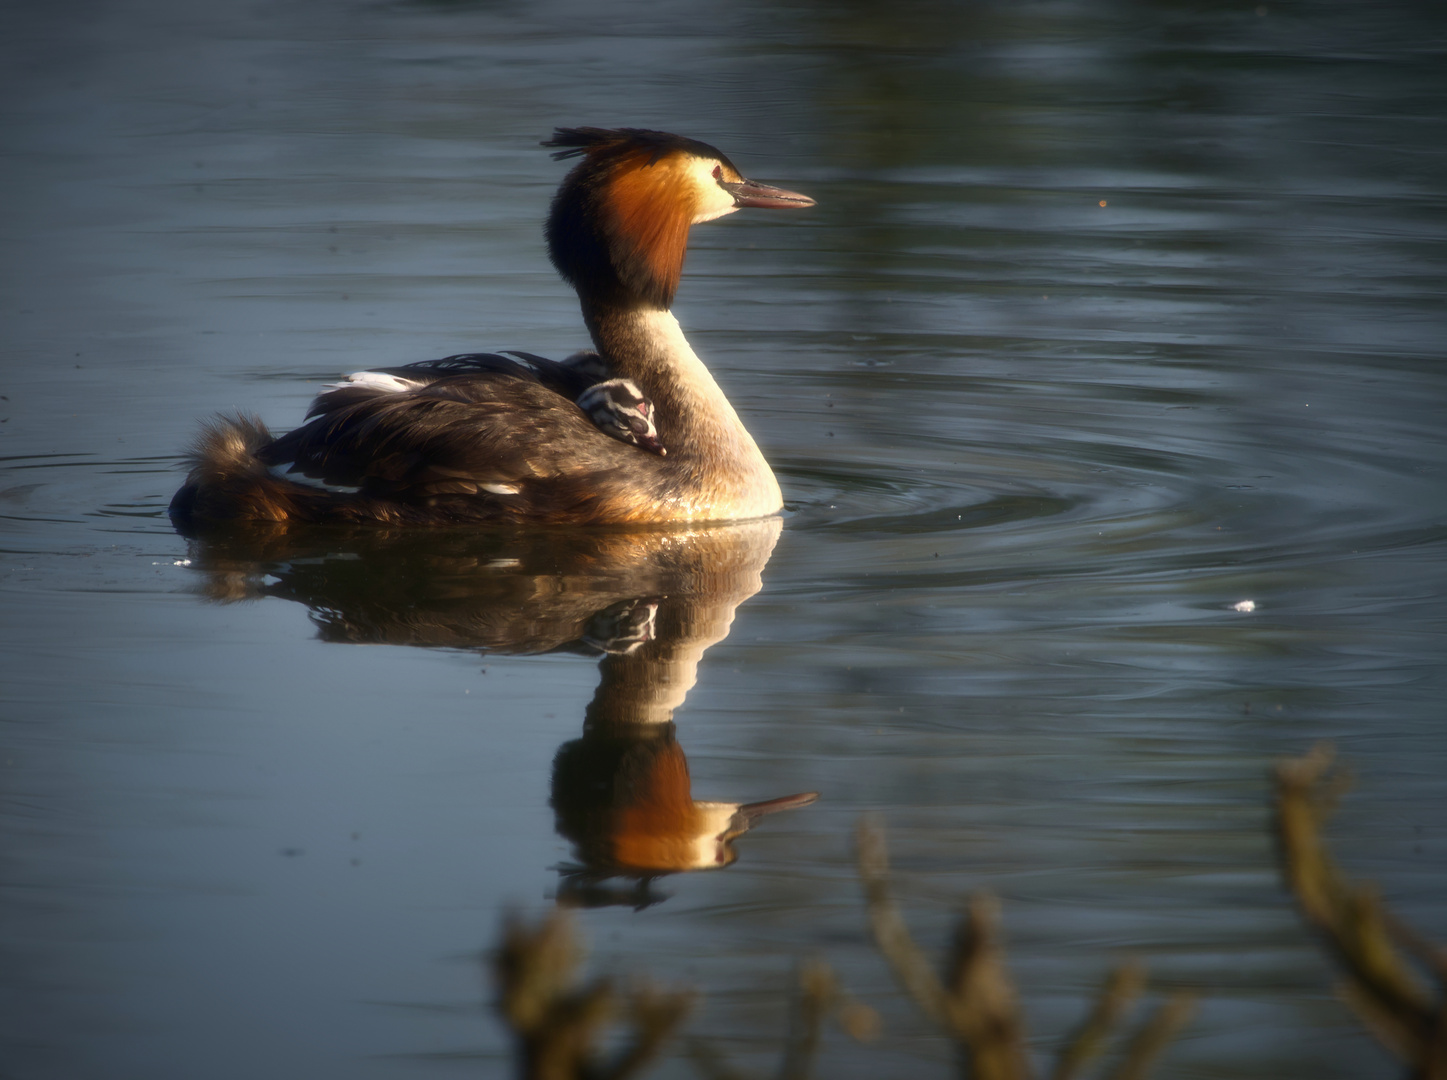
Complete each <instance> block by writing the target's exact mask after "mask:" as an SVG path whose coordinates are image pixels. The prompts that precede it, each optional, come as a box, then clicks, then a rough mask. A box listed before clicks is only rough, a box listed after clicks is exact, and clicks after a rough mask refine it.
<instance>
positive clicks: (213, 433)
mask: <svg viewBox="0 0 1447 1080" xmlns="http://www.w3.org/2000/svg"><path fill="white" fill-rule="evenodd" d="M271 441H272V440H271V432H269V431H267V430H266V425H265V424H263V423H262V422H261V421H260V420H259V419H257V418H256V417H254V416H240V415H238V416H236V417H234V418H232V417H224V416H218V417H217V418H216V419H215V420H212V421H209V422H208V423H206V424H205V425H204V426H203V427H202V429H201V434H200V436H199V437H198V438H197V439H196V443H195V445H194V446H193V447H192V449H191V453H190V460H191V474H190V475H189V476H187V477H186V483H185V484H184V485H183V486H182V488H181V490H180V491H178V492H176V496H175V498H173V499H172V500H171V517H172V518H174V519H175V520H176V521H178V522H181V523H184V524H193V525H196V524H205V523H207V522H220V521H238V520H243V521H292V520H297V519H300V520H312V519H314V517H315V508H314V507H311V506H308V505H307V504H308V503H310V502H313V501H314V493H313V492H312V491H311V490H310V489H308V488H305V487H303V486H302V485H300V484H296V483H292V482H290V481H288V480H284V479H282V478H280V477H277V476H273V475H272V474H271V473H270V472H269V471H268V470H267V467H266V465H265V464H264V463H263V462H262V461H261V459H260V458H259V457H258V456H257V451H258V450H260V449H261V448H262V447H263V446H265V445H267V444H268V443H269V442H271ZM309 511H310V512H309Z"/></svg>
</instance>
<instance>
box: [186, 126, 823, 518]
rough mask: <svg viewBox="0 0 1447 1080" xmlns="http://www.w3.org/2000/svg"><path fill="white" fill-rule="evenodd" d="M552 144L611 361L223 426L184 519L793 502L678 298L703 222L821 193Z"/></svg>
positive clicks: (358, 392)
mask: <svg viewBox="0 0 1447 1080" xmlns="http://www.w3.org/2000/svg"><path fill="white" fill-rule="evenodd" d="M543 145H544V146H551V147H558V148H559V149H558V151H557V152H556V153H555V154H554V155H553V157H554V158H559V159H561V158H568V157H574V156H581V159H582V160H580V161H579V163H578V164H577V165H576V166H575V167H574V168H573V169H572V171H570V172H569V173H568V175H567V177H566V178H565V179H564V180H563V184H562V186H561V187H560V188H559V190H558V193H557V195H556V196H555V197H554V198H553V203H552V208H551V210H550V212H549V214H548V221H547V230H546V235H547V242H548V254H549V255H550V256H551V258H552V261H553V265H554V266H556V267H557V269H558V272H559V273H560V274H562V276H563V278H564V279H565V280H566V281H567V282H568V283H569V284H570V285H572V286H573V288H574V289H575V290H576V291H577V293H578V299H579V302H580V303H581V305H582V309H583V321H584V324H585V325H586V326H587V328H588V332H589V334H590V336H591V337H592V339H593V343H594V345H595V346H596V348H597V350H598V352H597V354H593V353H580V354H577V355H575V356H574V357H570V358H569V360H567V361H562V362H558V361H550V360H546V359H544V358H542V357H538V356H533V355H532V354H530V353H513V354H512V356H514V357H517V359H516V360H512V359H509V358H508V357H506V356H499V355H496V354H490V353H483V354H465V355H461V356H454V357H448V358H447V359H445V360H434V361H427V362H424V363H421V364H410V365H406V366H404V367H397V368H385V369H380V370H378V371H373V372H358V373H357V374H355V375H351V376H348V377H347V379H346V381H344V382H343V383H340V384H337V385H336V386H334V387H331V388H328V389H327V390H326V391H324V392H323V393H322V394H321V395H319V396H318V397H317V398H316V400H315V401H314V402H313V403H312V406H311V410H310V412H309V413H308V418H309V421H310V422H309V423H307V424H305V425H304V426H302V427H300V428H298V429H296V430H295V431H293V432H291V433H290V434H287V435H283V436H281V437H279V438H273V437H272V436H271V434H270V433H269V432H268V431H267V430H266V428H265V427H264V426H263V425H262V424H261V423H260V422H259V421H257V420H254V419H248V418H246V417H237V418H235V419H230V420H228V419H221V420H217V421H215V422H213V423H212V424H210V425H209V426H208V427H207V428H206V429H205V430H204V431H203V433H202V435H201V437H200V439H199V440H198V442H197V445H196V448H195V450H194V452H193V454H192V456H191V463H192V469H191V474H190V476H189V477H187V480H186V483H185V485H184V486H183V487H182V488H181V490H180V491H178V492H177V493H176V496H175V498H173V499H172V500H171V513H172V515H173V516H174V517H175V518H176V519H177V520H178V521H180V522H182V523H183V524H206V523H208V522H219V521H227V520H258V521H277V522H280V521H297V522H350V523H364V522H374V523H380V524H391V525H406V524H415V525H445V524H465V523H486V522H518V523H521V522H542V523H546V522H558V523H570V524H589V523H652V522H684V521H722V520H730V519H735V520H736V519H743V518H753V517H762V516H765V515H768V514H773V513H775V512H777V511H778V510H779V509H780V507H781V506H782V498H781V496H780V493H779V485H778V482H777V481H776V480H775V479H774V474H773V472H772V471H771V470H770V468H769V466H768V463H767V462H766V461H765V460H764V457H763V455H762V454H761V453H760V452H759V448H758V446H757V445H756V444H755V443H754V440H753V438H752V437H751V436H750V435H749V433H748V431H747V430H745V428H744V425H743V423H742V422H741V421H740V420H739V417H738V414H737V413H736V412H734V409H733V406H731V405H730V404H729V402H728V399H727V398H726V397H725V396H724V394H723V391H722V390H720V389H719V387H718V384H717V383H716V382H714V380H713V376H712V375H710V374H709V371H708V369H707V368H706V367H705V366H704V365H703V362H702V361H701V360H699V358H698V357H697V356H696V355H694V352H693V350H692V349H691V348H690V347H689V345H688V342H687V341H686V340H685V339H684V336H683V332H682V330H681V329H680V328H679V325H678V321H677V320H676V319H674V317H673V316H672V314H670V312H669V306H670V305H671V304H672V302H673V295H674V292H675V290H676V289H677V287H678V279H679V274H680V272H681V271H682V269H683V259H684V253H685V250H686V249H687V245H688V230H689V227H690V226H692V225H696V224H699V223H701V222H705V221H712V220H713V219H715V218H719V217H723V216H724V215H725V214H731V213H733V212H734V211H735V210H739V209H742V208H744V207H763V208H774V209H789V208H800V207H806V206H812V205H814V200H813V199H810V198H809V197H808V196H806V195H800V194H797V193H795V192H792V191H785V190H784V189H782V188H776V187H769V186H767V185H764V184H756V183H754V182H752V181H749V180H746V179H744V177H743V176H742V175H741V174H740V173H739V171H738V170H737V169H736V168H734V166H733V164H732V163H731V162H730V161H729V160H728V158H726V157H724V155H723V154H722V153H720V152H719V151H718V150H716V149H714V148H713V147H712V146H709V145H707V144H705V143H701V142H695V141H694V140H692V139H686V138H683V137H681V136H678V135H670V134H668V133H666V132H661V131H644V130H640V129H637V128H619V129H616V130H605V129H602V128H558V129H556V131H555V132H554V135H553V137H552V138H551V139H549V140H548V141H546V142H545V143H543ZM610 381H612V382H613V385H612V386H605V387H604V388H602V389H600V388H599V384H600V383H602V384H606V383H608V382H610ZM590 389H592V390H594V391H595V392H594V393H593V394H592V395H591V396H589V397H588V398H587V401H586V403H582V402H580V401H579V398H580V397H583V396H584V395H585V394H587V392H588V391H589V390H590ZM631 395H636V398H637V400H636V401H634V404H633V407H634V409H635V410H636V409H637V406H638V404H639V403H643V404H646V405H647V406H648V409H647V415H645V416H644V419H645V420H646V421H647V423H645V425H644V427H643V430H642V431H641V432H639V431H638V430H637V429H636V428H633V427H632V425H631V424H628V423H625V424H624V425H623V427H626V428H627V429H628V430H629V431H630V432H631V433H632V436H633V437H631V438H628V437H625V436H624V435H623V431H622V429H619V430H614V431H610V430H608V429H607V428H606V425H604V426H602V427H600V423H599V421H600V419H601V420H603V421H606V420H608V419H609V418H610V416H611V417H612V418H613V419H616V418H617V416H618V415H619V411H620V410H623V409H626V404H625V403H626V402H627V401H628V400H631ZM590 406H591V407H592V410H593V411H592V419H590V416H589V413H588V412H585V409H587V408H589V407H590ZM283 468H284V469H285V470H286V472H288V473H299V474H301V475H302V476H304V477H308V478H311V479H312V480H313V481H321V482H322V484H323V485H333V487H330V488H329V487H319V486H317V485H316V484H315V483H310V484H308V483H302V482H300V481H298V480H294V479H291V478H289V477H288V476H286V475H281V470H282V469H283Z"/></svg>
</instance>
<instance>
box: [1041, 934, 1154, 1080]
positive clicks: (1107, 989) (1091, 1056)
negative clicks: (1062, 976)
mask: <svg viewBox="0 0 1447 1080" xmlns="http://www.w3.org/2000/svg"><path fill="white" fill-rule="evenodd" d="M1145 987H1146V969H1145V965H1144V964H1142V963H1141V962H1140V961H1139V960H1128V961H1126V962H1125V963H1124V964H1122V965H1121V966H1120V967H1118V968H1116V969H1115V970H1114V971H1112V972H1111V973H1110V975H1109V976H1108V977H1107V978H1106V980H1105V984H1104V985H1103V986H1102V987H1101V988H1100V994H1099V995H1098V996H1097V997H1096V999H1095V1008H1093V1009H1091V1011H1090V1014H1089V1015H1088V1016H1086V1018H1085V1019H1084V1020H1083V1021H1082V1022H1081V1024H1080V1026H1079V1027H1078V1028H1076V1029H1075V1031H1074V1033H1073V1034H1072V1035H1071V1036H1070V1040H1069V1042H1067V1043H1066V1044H1065V1046H1064V1048H1062V1049H1061V1051H1060V1056H1059V1057H1058V1058H1057V1059H1056V1062H1055V1071H1054V1072H1052V1073H1051V1074H1050V1076H1051V1080H1073V1078H1074V1077H1075V1076H1077V1075H1078V1074H1079V1072H1080V1070H1081V1069H1082V1068H1084V1067H1085V1066H1086V1065H1088V1064H1090V1063H1091V1062H1092V1061H1094V1060H1095V1059H1096V1058H1098V1057H1099V1056H1100V1055H1101V1054H1103V1053H1104V1052H1105V1047H1106V1042H1107V1040H1109V1038H1110V1033H1111V1029H1112V1028H1114V1027H1115V1025H1116V1024H1118V1023H1120V1021H1121V1019H1122V1018H1123V1017H1124V1016H1125V1014H1126V1013H1127V1012H1129V1011H1130V1007H1131V1006H1132V1005H1134V1004H1135V1001H1136V998H1138V997H1140V995H1141V992H1142V991H1144V990H1145Z"/></svg>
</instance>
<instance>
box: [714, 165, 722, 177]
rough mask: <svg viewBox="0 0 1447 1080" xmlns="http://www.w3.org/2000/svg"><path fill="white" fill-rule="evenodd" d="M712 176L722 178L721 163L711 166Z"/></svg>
mask: <svg viewBox="0 0 1447 1080" xmlns="http://www.w3.org/2000/svg"><path fill="white" fill-rule="evenodd" d="M713 178H714V179H715V180H722V179H723V166H722V165H715V166H714V167H713Z"/></svg>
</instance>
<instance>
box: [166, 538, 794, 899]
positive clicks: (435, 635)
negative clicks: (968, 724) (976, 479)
mask: <svg viewBox="0 0 1447 1080" xmlns="http://www.w3.org/2000/svg"><path fill="white" fill-rule="evenodd" d="M779 528H780V522H779V520H778V519H777V518H768V519H763V520H760V521H752V522H743V523H737V524H730V525H714V526H699V527H689V528H684V529H655V530H651V531H646V532H617V531H603V530H597V531H591V530H569V531H567V532H561V531H542V530H535V531H518V532H502V533H476V532H453V531H445V532H437V531H431V530H427V531H417V530H413V531H401V532H395V533H393V532H387V531H385V530H358V531H355V532H353V531H348V532H339V531H337V530H334V529H328V530H318V529H314V528H307V529H297V528H295V527H292V528H286V527H271V526H255V525H253V526H248V527H246V528H245V529H243V530H239V531H238V530H236V529H231V530H228V531H227V532H225V533H212V534H208V535H206V536H204V537H196V538H193V539H192V551H191V556H192V565H193V566H195V567H197V568H198V569H200V570H202V571H204V572H205V573H206V584H205V585H204V586H203V588H204V590H205V592H206V593H207V594H208V595H210V596H211V597H212V598H214V599H217V600H224V601H230V600H241V599H251V598H260V597H278V598H284V599H288V600H292V601H296V602H300V603H304V604H306V605H307V607H308V608H309V609H310V611H311V615H312V619H313V621H314V622H315V623H316V625H317V626H318V628H319V632H320V634H321V636H322V637H323V638H324V639H326V640H329V641H338V642H350V643H355V644H392V645H417V646H423V647H445V648H475V649H480V650H483V651H485V652H493V653H521V654H536V653H551V652H575V653H583V654H585V655H590V656H597V657H599V661H598V668H599V682H598V686H597V689H596V691H595V693H594V695H593V700H592V701H591V702H590V703H589V704H588V707H587V710H586V712H585V714H584V722H583V734H582V737H581V738H579V739H574V740H572V741H570V742H567V743H565V744H563V746H562V747H561V748H560V749H559V750H558V753H557V755H556V757H555V759H554V762H553V773H552V790H551V803H552V807H553V810H554V813H555V817H556V827H557V830H558V833H559V834H560V835H561V836H563V837H564V838H565V839H567V840H568V841H569V842H570V843H571V844H572V845H573V854H574V858H575V859H576V860H577V862H576V863H575V864H572V865H568V866H564V867H560V868H559V869H560V872H561V873H562V879H561V883H560V887H559V890H558V900H559V902H560V903H564V904H569V905H580V906H600V905H606V904H624V905H628V906H632V907H635V908H643V907H647V906H649V905H650V904H654V903H657V902H658V901H659V900H660V899H663V898H664V897H662V896H661V895H660V894H658V893H657V892H655V891H654V888H653V883H654V881H655V880H656V879H657V878H659V877H662V876H664V875H667V874H674V873H679V872H682V871H691V870H704V869H716V868H719V867H724V866H728V865H730V864H731V863H733V862H734V860H735V859H736V858H737V852H736V850H735V848H734V842H735V841H736V840H737V839H738V838H739V837H740V836H742V835H743V834H744V833H745V832H747V831H748V830H749V828H750V827H751V826H752V825H753V824H754V823H755V822H756V821H757V820H758V819H759V818H761V817H763V816H765V815H767V814H771V813H774V812H777V811H781V810H791V809H795V808H797V807H801V806H807V805H808V804H809V803H812V802H814V801H815V799H816V798H817V797H818V796H817V794H815V793H813V792H807V793H801V794H795V795H785V796H783V797H779V798H771V799H766V800H763V801H759V802H747V803H743V802H725V801H714V802H710V801H700V800H697V799H695V798H694V797H693V791H692V786H691V783H690V779H689V771H688V761H687V759H686V757H685V756H684V752H683V748H682V747H681V746H680V745H679V742H678V738H677V729H676V728H675V725H674V723H673V713H674V710H675V709H676V708H677V707H678V706H679V705H681V704H682V703H683V700H684V698H685V696H686V695H687V693H688V691H689V689H690V688H692V686H693V684H694V682H695V680H696V679H697V671H698V663H699V660H700V659H701V658H702V656H703V654H704V652H705V651H706V650H707V649H708V647H709V646H711V645H713V644H714V643H715V642H718V641H721V640H723V638H725V637H726V636H727V635H728V632H729V627H730V625H731V624H732V622H733V617H734V610H735V609H736V608H737V607H738V605H739V604H741V603H742V602H743V601H744V600H747V599H748V598H749V597H750V596H752V595H753V594H754V593H756V592H757V591H758V590H759V588H760V585H761V581H760V574H761V572H762V570H763V568H764V565H765V564H766V563H767V562H768V559H769V556H770V554H771V553H772V551H773V548H774V544H775V542H776V541H777V539H778V535H779Z"/></svg>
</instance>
